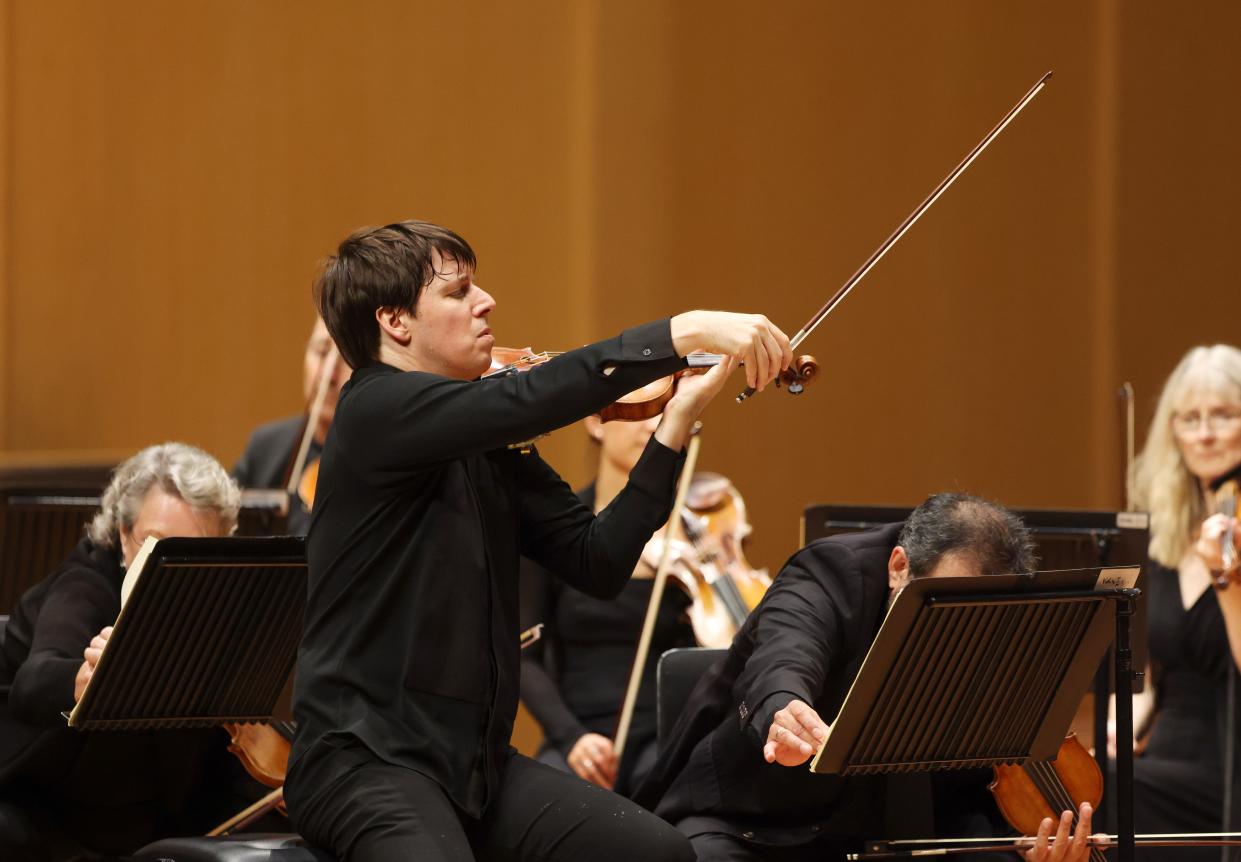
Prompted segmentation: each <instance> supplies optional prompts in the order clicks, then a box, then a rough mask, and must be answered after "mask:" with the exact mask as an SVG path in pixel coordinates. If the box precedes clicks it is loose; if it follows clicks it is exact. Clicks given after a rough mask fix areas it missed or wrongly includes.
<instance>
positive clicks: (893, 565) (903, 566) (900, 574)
mask: <svg viewBox="0 0 1241 862" xmlns="http://www.w3.org/2000/svg"><path fill="white" fill-rule="evenodd" d="M907 583H909V557H908V556H907V555H906V554H905V549H904V548H902V547H901V546H900V545H897V546H896V547H895V548H893V549H892V555H891V556H890V557H888V588H889V589H892V590H899V589H900V588H901V587H903V586H905V584H907Z"/></svg>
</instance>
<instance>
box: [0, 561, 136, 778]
mask: <svg viewBox="0 0 1241 862" xmlns="http://www.w3.org/2000/svg"><path fill="white" fill-rule="evenodd" d="M124 575H125V572H124V570H123V569H122V568H121V558H120V553H119V552H118V551H117V550H115V549H110V548H101V547H98V546H96V545H95V544H94V543H92V542H91V541H90V540H89V539H82V540H81V541H80V542H78V544H77V546H76V547H75V548H74V549H73V552H72V553H70V555H69V559H67V560H66V561H65V562H64V563H62V564H61V565H60V566H59V567H57V569H56V571H55V572H53V573H52V574H51V575H49V576H48V577H46V578H44V579H43V580H42V581H40V582H39V583H37V584H35V585H34V586H33V587H31V588H30V589H29V590H27V591H26V592H25V594H24V595H23V596H22V597H21V600H20V601H19V602H18V604H17V607H15V608H13V610H12V616H11V617H10V618H9V622H8V625H7V626H6V627H5V631H4V643H3V646H2V647H0V776H3V775H4V774H5V773H6V771H7V768H8V767H9V766H10V765H11V764H13V763H14V762H15V761H17V760H19V759H20V758H21V755H22V754H23V753H24V751H25V749H26V747H27V745H28V744H29V743H30V741H31V740H32V739H34V738H35V737H36V736H38V735H39V731H41V730H43V729H45V728H52V727H60V728H64V727H65V720H64V718H63V717H62V716H61V714H60V713H61V711H62V710H69V709H72V708H73V704H74V700H73V680H74V677H76V676H77V672H78V668H79V667H81V665H82V651H83V650H85V649H86V647H87V645H88V644H89V643H90V641H91V638H93V637H94V636H95V635H97V634H98V633H99V630H100V629H102V628H103V627H104V626H110V625H112V624H113V623H114V622H116V615H117V614H118V613H120V610H121V580H122V579H123V578H124Z"/></svg>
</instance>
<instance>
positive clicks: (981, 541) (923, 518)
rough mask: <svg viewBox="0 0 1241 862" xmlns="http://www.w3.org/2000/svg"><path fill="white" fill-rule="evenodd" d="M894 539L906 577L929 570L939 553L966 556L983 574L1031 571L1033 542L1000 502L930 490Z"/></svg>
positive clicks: (918, 574) (918, 576) (924, 573)
mask: <svg viewBox="0 0 1241 862" xmlns="http://www.w3.org/2000/svg"><path fill="white" fill-rule="evenodd" d="M897 543H898V544H899V545H900V546H901V547H902V548H904V549H905V555H906V556H907V557H908V558H909V573H910V576H911V577H914V578H921V577H923V576H925V575H927V574H930V572H931V570H932V569H934V568H935V566H936V565H937V564H938V563H939V561H940V560H941V559H942V558H943V556H944V555H945V554H948V553H951V552H954V551H955V552H958V553H965V554H969V555H970V556H971V557H972V558H973V560H974V562H975V563H977V565H978V568H979V570H980V571H981V572H982V573H983V574H986V575H1000V574H1014V573H1018V572H1032V571H1034V570H1035V568H1037V566H1038V558H1037V557H1036V556H1035V553H1034V542H1033V541H1032V540H1031V539H1030V531H1029V530H1028V529H1026V526H1025V524H1023V523H1022V522H1021V519H1020V518H1018V517H1017V516H1016V515H1014V514H1013V513H1012V512H1010V511H1008V510H1007V509H1005V508H1004V507H1003V506H1000V505H997V504H995V503H992V502H989V501H987V500H984V499H982V498H980V497H974V496H971V495H970V494H935V495H933V496H931V497H927V499H926V500H925V501H924V502H923V503H922V505H920V506H919V507H918V508H916V509H914V510H913V512H912V513H911V514H910V516H909V517H908V518H907V519H906V520H905V526H904V528H902V530H901V535H900V538H899V539H898V540H897Z"/></svg>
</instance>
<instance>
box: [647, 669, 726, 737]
mask: <svg viewBox="0 0 1241 862" xmlns="http://www.w3.org/2000/svg"><path fill="white" fill-rule="evenodd" d="M727 652H728V650H726V649H708V648H706V647H686V648H683V649H670V650H668V651H667V652H665V653H664V654H663V655H661V656H660V657H659V665H658V667H657V668H656V669H655V744H656V747H657V748H658V749H659V750H660V751H662V750H663V749H664V747H665V746H666V744H667V742H668V738H669V736H670V735H671V733H672V728H673V727H675V726H676V723H677V719H678V718H680V717H681V712H682V711H683V710H684V709H685V702H686V701H688V700H689V694H690V692H691V691H693V690H694V686H695V685H697V684H698V680H699V678H700V677H701V676H702V675H703V673H704V672H705V671H706V669H707V668H709V667H710V666H711V665H713V664H715V663H716V662H717V661H719V660H720V659H722V658H723V657H724V655H725V654H726V653H727Z"/></svg>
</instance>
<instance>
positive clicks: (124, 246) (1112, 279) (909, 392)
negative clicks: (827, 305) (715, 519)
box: [0, 0, 1241, 567]
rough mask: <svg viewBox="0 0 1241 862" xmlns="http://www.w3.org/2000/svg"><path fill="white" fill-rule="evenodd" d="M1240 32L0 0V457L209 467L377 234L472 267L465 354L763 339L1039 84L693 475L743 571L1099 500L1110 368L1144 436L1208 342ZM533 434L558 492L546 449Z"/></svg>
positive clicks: (922, 7) (666, 11) (860, 16)
mask: <svg viewBox="0 0 1241 862" xmlns="http://www.w3.org/2000/svg"><path fill="white" fill-rule="evenodd" d="M1238 33H1241V5H1238V4H1235V3H1231V2H1224V0H1220V1H1219V2H1197V3H1192V4H1182V5H1180V6H1170V5H1168V4H1166V3H1157V2H1153V0H1132V2H1125V3H1121V2H1120V0H1092V2H1080V0H1055V2H1048V3H1041V4H1029V3H1014V2H998V0H951V2H939V3H915V2H897V3H884V4H858V3H837V2H831V3H825V2H819V0H799V2H794V0H780V2H774V3H770V4H766V5H762V6H756V5H755V4H753V3H741V2H735V0H680V2H676V3H669V2H666V0H626V2H624V3H619V2H616V3H612V2H604V0H537V2H528V3H503V2H494V3H484V2H471V3H453V4H445V3H410V2H406V0H369V2H359V3H349V4H344V3H337V2H293V0H263V2H241V0H231V2H210V3H208V2H187V3H177V4H167V3H160V2H154V0H124V2H113V3H96V2H88V0H40V2H23V0H0V44H2V45H3V46H4V48H3V57H2V60H0V116H3V120H4V122H3V134H2V135H0V255H2V256H3V266H0V332H2V333H3V336H2V338H3V340H2V342H0V452H2V453H4V455H3V457H5V458H8V459H10V460H12V459H27V460H30V459H35V460H55V459H57V458H61V457H69V456H70V453H73V454H74V456H75V457H81V456H82V453H83V452H86V453H89V452H94V451H99V452H103V453H107V454H113V453H123V452H128V451H131V450H134V449H137V448H138V447H140V446H143V445H145V444H148V443H151V442H155V441H159V440H163V439H169V438H179V439H184V440H188V441H192V442H196V443H198V444H200V445H203V446H205V447H206V448H208V449H210V450H211V451H213V452H215V453H216V454H218V455H219V456H220V457H221V458H222V459H223V460H224V461H226V462H231V461H232V460H233V459H234V458H235V457H236V456H237V455H238V454H239V453H240V451H241V448H242V446H243V445H244V442H245V439H246V436H247V433H248V431H249V429H250V428H251V427H252V426H254V425H255V424H257V423H258V422H260V421H263V420H266V419H269V418H273V417H276V416H280V415H283V414H288V413H291V412H294V411H296V410H297V409H299V394H298V392H299V386H298V377H299V362H300V352H301V345H302V343H303V340H304V338H305V335H306V332H307V330H308V327H309V323H310V320H311V309H310V305H309V299H308V297H309V284H310V281H311V279H312V277H313V275H314V272H315V267H316V262H317V261H318V259H320V258H321V257H322V256H323V255H324V254H326V253H328V252H329V251H330V250H331V249H332V248H333V247H334V244H335V242H336V241H338V240H339V239H340V238H341V237H342V236H343V235H344V234H345V233H347V232H348V231H350V230H351V229H353V228H354V227H357V226H359V225H362V224H379V223H384V222H387V221H391V220H395V219H399V218H403V217H411V216H413V217H420V218H427V219H432V220H436V221H440V222H443V223H445V224H448V225H450V226H453V227H455V228H457V229H458V230H459V231H461V232H462V233H463V234H464V235H465V236H466V237H468V238H469V239H470V241H471V242H472V243H473V244H474V245H475V247H476V248H477V250H478V251H479V253H480V257H481V269H480V282H481V283H482V284H484V285H485V286H486V287H487V288H488V289H489V290H491V291H492V292H493V293H494V294H495V295H496V296H497V298H498V300H499V309H498V311H497V312H496V314H495V316H494V318H493V327H494V328H495V329H496V331H497V333H498V334H499V336H500V338H501V341H502V343H505V342H506V343H510V344H515V345H522V344H532V345H534V346H536V347H539V348H543V347H548V348H563V347H569V346H573V345H576V344H580V343H584V342H587V341H590V340H593V339H597V338H599V337H603V336H606V335H609V334H612V333H614V332H616V331H617V330H619V329H621V328H622V327H624V326H626V325H628V324H632V323H636V322H640V321H643V320H646V319H649V318H652V317H656V316H661V315H666V314H671V313H675V312H677V311H681V310H685V309H689V308H694V307H715V308H729V309H739V310H755V311H762V312H764V313H766V314H768V315H769V316H770V317H771V318H772V319H773V320H775V321H777V322H778V323H779V324H780V325H781V326H783V327H785V328H786V329H787V330H788V331H789V332H790V333H791V332H793V331H794V330H796V329H797V328H798V326H800V324H801V323H802V322H803V321H804V320H805V319H806V318H808V317H809V316H810V314H811V313H812V312H813V311H814V310H815V309H817V308H818V306H819V305H820V304H821V303H822V302H823V301H824V300H825V299H826V298H827V296H828V295H830V293H831V292H832V291H834V290H835V288H836V287H837V286H838V285H839V284H840V283H841V282H842V281H843V280H844V279H845V278H846V277H847V276H848V275H849V274H850V273H852V272H853V270H854V269H855V268H856V267H857V266H858V265H859V264H860V263H861V262H862V261H863V260H864V259H865V258H866V257H867V255H868V254H869V253H870V252H871V250H872V249H873V248H874V247H875V246H876V245H877V244H878V243H879V241H880V240H881V239H882V238H883V237H885V236H886V235H887V234H888V233H889V231H891V230H892V228H893V227H895V226H896V224H897V223H899V222H900V220H901V219H903V218H904V217H905V215H906V214H907V213H908V212H909V211H910V210H911V209H912V208H913V206H914V205H915V204H916V203H917V202H918V201H919V200H921V199H922V197H923V196H924V195H925V194H926V193H927V192H928V191H929V190H930V189H931V188H932V187H933V186H934V185H935V184H936V183H937V182H938V181H939V180H940V178H941V177H942V176H943V175H944V174H945V173H946V172H947V170H948V169H949V168H950V167H951V166H952V165H954V164H955V163H956V162H957V160H958V159H959V158H960V157H961V155H962V154H963V153H964V152H965V151H966V150H968V149H969V148H970V147H971V146H972V145H973V144H974V143H975V141H976V140H977V139H978V138H980V137H981V136H982V134H983V133H984V132H986V131H987V130H988V129H989V128H990V127H991V126H992V124H993V123H994V122H995V121H996V120H997V119H998V118H999V117H1000V116H1001V115H1002V114H1003V113H1004V111H1006V110H1007V109H1008V107H1009V106H1010V105H1011V104H1012V103H1014V102H1015V101H1016V99H1017V98H1018V97H1019V96H1020V95H1021V94H1022V93H1024V92H1025V90H1026V89H1027V88H1028V87H1029V86H1030V85H1031V84H1032V83H1033V81H1034V80H1036V79H1037V78H1038V77H1039V76H1040V75H1041V74H1042V73H1043V72H1044V71H1046V70H1047V69H1055V72H1056V74H1055V77H1054V78H1053V79H1052V82H1051V84H1050V85H1049V87H1048V88H1047V89H1046V90H1045V92H1044V93H1043V94H1042V95H1041V96H1040V97H1039V98H1038V99H1037V100H1036V101H1035V102H1034V103H1033V104H1032V105H1031V106H1030V108H1029V109H1028V110H1027V112H1026V113H1025V114H1023V115H1022V116H1021V117H1020V118H1019V119H1018V120H1017V121H1016V122H1015V123H1014V124H1013V125H1012V126H1011V127H1010V128H1009V129H1008V131H1007V132H1006V133H1005V134H1004V136H1003V137H1001V138H1000V139H999V140H998V141H997V143H996V144H995V146H994V147H993V148H992V149H991V150H989V151H988V152H987V153H986V154H985V155H984V156H983V157H982V158H980V159H979V160H978V161H977V162H976V163H975V165H974V166H973V167H972V168H971V170H970V171H969V172H968V173H967V174H966V175H965V176H964V177H963V178H962V180H961V181H960V182H959V183H958V184H957V186H956V187H954V188H953V189H952V190H951V191H950V192H949V193H948V194H947V195H946V196H945V197H944V198H943V199H942V200H941V201H940V202H939V204H937V206H936V207H935V208H934V209H933V210H932V211H931V212H930V213H929V214H928V215H927V217H926V218H925V219H923V221H922V222H920V223H919V224H918V225H917V226H916V227H915V228H914V230H913V231H911V232H910V233H909V235H908V236H907V237H906V239H905V240H904V241H903V242H902V243H901V244H900V245H899V246H897V247H896V249H894V250H893V252H892V253H891V254H890V255H889V256H888V257H887V258H886V259H885V260H884V261H883V262H882V263H881V264H880V265H879V266H878V267H877V268H876V269H875V270H874V271H873V272H872V274H871V275H870V276H869V277H868V278H867V280H866V281H865V282H864V283H863V284H862V286H861V287H860V288H859V289H858V290H857V292H855V294H854V295H853V296H851V297H850V298H849V300H848V301H847V302H846V303H844V304H843V305H842V306H841V307H840V309H839V311H838V312H837V313H836V314H835V315H833V316H832V317H831V318H830V319H829V320H828V321H827V322H826V323H825V324H824V325H823V326H822V327H821V329H820V330H819V331H818V332H816V333H815V335H814V337H812V338H811V339H810V340H809V341H808V342H807V343H806V345H805V348H806V350H807V351H808V352H811V353H813V354H815V355H816V356H817V357H818V358H819V360H820V361H821V362H822V364H823V368H824V374H823V377H822V379H821V381H820V382H819V383H818V384H817V385H816V386H815V387H814V388H813V389H811V390H810V391H809V392H808V393H807V394H806V395H804V396H802V397H801V398H800V399H793V398H790V397H788V396H787V395H785V394H783V393H780V392H770V393H765V394H764V395H763V396H761V397H759V398H757V399H755V400H753V401H752V402H750V403H747V404H745V405H743V406H737V405H736V404H733V403H731V401H729V400H727V399H721V400H720V401H719V402H718V403H716V404H714V405H712V407H711V408H710V409H709V411H708V413H707V415H706V417H705V418H706V434H705V437H704V454H703V466H704V467H705V468H707V469H714V470H719V471H722V472H726V473H728V474H729V475H731V476H732V477H734V479H735V481H736V482H737V484H738V485H739V486H740V488H741V489H742V491H743V492H744V493H745V494H746V496H747V498H748V500H749V503H750V508H751V511H752V513H753V515H754V521H755V536H754V542H753V549H752V553H751V556H752V558H753V559H754V560H755V561H757V562H758V563H760V564H764V565H768V566H772V567H775V566H778V565H779V563H780V562H781V561H782V559H783V558H784V557H785V556H786V555H787V554H789V553H790V552H791V551H792V550H793V549H794V547H795V545H796V542H797V536H798V515H799V513H800V511H801V509H802V507H803V506H805V505H807V504H809V503H820V502H827V501H849V502H862V503H867V502H869V503H880V502H888V503H914V502H916V501H918V500H919V499H921V498H922V497H923V496H925V495H926V494H928V493H930V492H933V491H937V490H941V489H966V490H970V491H974V492H978V493H982V494H985V495H988V496H991V497H994V498H997V499H999V500H1001V501H1003V502H1006V503H1010V504H1013V505H1017V506H1057V507H1059V506H1085V507H1112V506H1116V505H1118V504H1119V503H1120V468H1119V465H1118V453H1119V447H1120V429H1119V426H1118V424H1117V421H1116V404H1115V390H1116V388H1117V386H1118V385H1119V383H1120V382H1121V381H1122V380H1125V379H1128V380H1132V381H1133V383H1134V384H1135V386H1136V387H1137V391H1138V396H1139V416H1140V417H1143V418H1145V417H1147V416H1149V412H1150V408H1151V405H1152V404H1153V399H1154V397H1155V395H1156V393H1157V390H1158V387H1159V386H1160V384H1161V382H1162V379H1163V376H1164V375H1165V374H1166V373H1167V372H1168V370H1169V369H1170V367H1171V365H1172V364H1173V363H1174V362H1175V360H1176V358H1177V357H1178V356H1179V355H1180V354H1181V353H1183V352H1184V350H1185V349H1187V348H1188V347H1189V346H1191V345H1193V344H1195V343H1199V342H1204V341H1216V340H1232V341H1236V340H1237V339H1236V337H1235V336H1234V335H1233V326H1234V321H1235V320H1236V318H1237V312H1238V311H1239V310H1241V301H1239V300H1238V298H1237V288H1238V286H1239V284H1238V276H1237V264H1236V260H1235V247H1236V244H1237V240H1238V237H1239V235H1241V230H1239V229H1241V217H1239V216H1238V215H1237V208H1236V206H1235V202H1236V201H1237V200H1238V199H1241V166H1239V165H1241V160H1239V159H1238V158H1237V153H1236V144H1235V142H1236V140H1237V138H1238V131H1239V129H1238V126H1239V124H1241V120H1239V119H1238V113H1237V111H1236V109H1235V92H1236V90H1237V87H1238V84H1241V59H1238V58H1241V51H1239V50H1238V48H1239V47H1241V46H1238V40H1239V37H1238V35H1237V34H1238ZM737 388H740V385H738V386H737ZM544 449H545V451H546V452H547V454H548V456H549V457H550V458H551V460H552V461H553V462H554V463H555V464H557V466H559V467H560V468H561V469H562V471H563V472H564V473H565V475H566V476H567V477H568V478H570V479H571V480H572V481H574V482H581V481H583V480H584V479H585V478H587V476H588V475H589V458H590V451H589V447H588V446H587V444H586V442H585V440H584V436H583V434H582V433H581V432H580V431H578V430H575V429H566V430H564V431H562V432H560V433H558V434H557V435H555V436H554V437H553V438H552V439H551V441H549V443H548V444H547V445H546V446H545V447H544Z"/></svg>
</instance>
